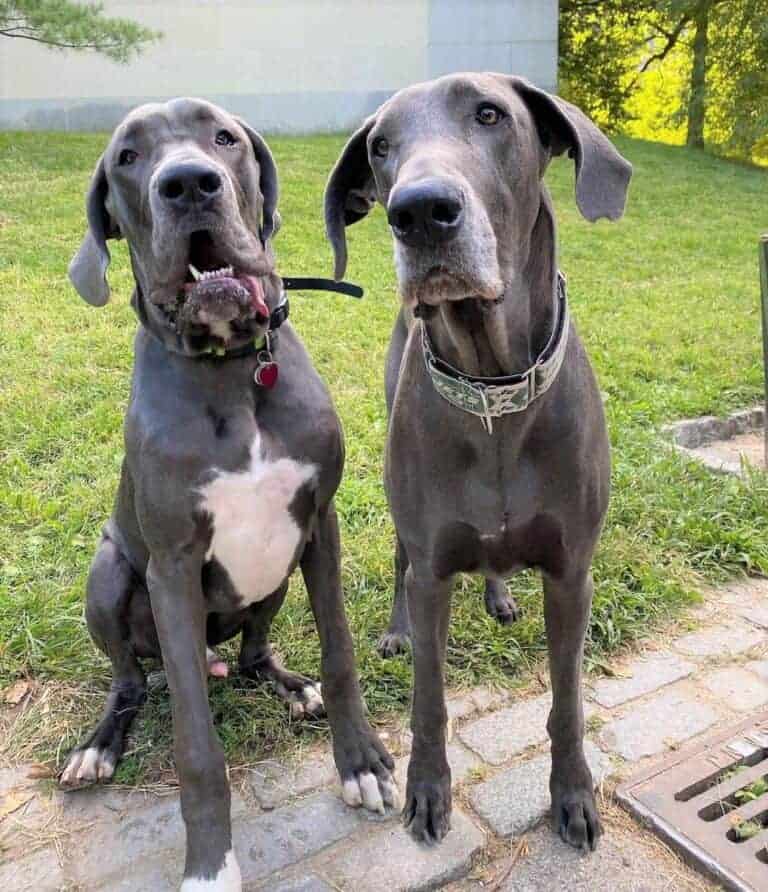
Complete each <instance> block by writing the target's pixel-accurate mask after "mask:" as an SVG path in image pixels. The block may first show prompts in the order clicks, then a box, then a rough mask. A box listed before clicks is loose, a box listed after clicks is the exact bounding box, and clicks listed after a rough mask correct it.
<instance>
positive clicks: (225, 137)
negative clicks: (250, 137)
mask: <svg viewBox="0 0 768 892" xmlns="http://www.w3.org/2000/svg"><path fill="white" fill-rule="evenodd" d="M236 142H237V140H236V139H235V137H234V136H232V134H231V133H230V132H229V130H219V132H218V133H217V134H216V145H217V146H233V145H234V144H235V143H236Z"/></svg>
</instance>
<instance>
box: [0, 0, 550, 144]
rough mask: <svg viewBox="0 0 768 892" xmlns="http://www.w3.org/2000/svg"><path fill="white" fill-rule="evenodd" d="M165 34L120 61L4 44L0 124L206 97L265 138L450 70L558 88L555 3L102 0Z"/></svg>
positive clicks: (366, 108) (359, 107)
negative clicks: (492, 73)
mask: <svg viewBox="0 0 768 892" xmlns="http://www.w3.org/2000/svg"><path fill="white" fill-rule="evenodd" d="M104 7H105V11H106V13H107V14H108V15H115V16H124V17H129V18H132V19H134V20H137V21H140V22H143V23H145V24H147V25H148V26H150V27H152V28H155V29H157V30H160V31H162V32H163V34H164V36H163V38H162V40H161V41H160V42H159V43H157V44H154V45H152V46H151V47H150V48H149V49H148V50H147V51H145V52H144V53H143V54H142V55H141V56H140V57H139V58H138V59H137V60H136V61H134V62H132V63H131V64H129V65H127V66H122V65H117V64H115V63H113V62H110V61H109V60H107V59H105V58H103V57H101V56H98V55H95V54H92V53H74V52H65V53H62V52H54V51H51V50H49V49H46V48H45V47H42V46H40V45H38V44H34V43H31V42H29V41H24V40H9V39H6V38H0V128H5V129H7V128H23V129H27V128H29V129H33V128H50V129H74V130H91V129H109V128H111V127H113V126H114V125H115V124H116V123H117V121H119V120H120V118H121V117H122V116H123V114H124V113H125V111H126V110H127V109H129V108H131V107H132V106H134V105H138V104H139V103H141V102H145V101H147V100H150V99H164V98H168V97H170V96H176V95H184V94H185V95H197V96H204V97H205V98H208V99H211V100H212V101H214V102H218V103H219V104H221V105H223V106H225V107H226V108H228V109H230V110H231V111H233V112H235V113H238V114H241V115H243V116H244V117H246V118H247V119H248V120H249V121H251V122H253V124H254V125H255V126H257V127H258V128H259V129H260V130H263V131H265V132H273V133H274V132H310V131H331V130H343V129H349V128H351V127H353V126H354V125H355V124H357V123H358V122H359V121H360V119H361V118H362V117H364V116H365V115H366V114H368V113H369V112H370V111H372V110H373V109H375V108H376V107H377V106H378V105H379V104H380V103H381V102H382V101H383V100H384V99H385V98H386V97H387V96H389V95H390V94H391V93H392V92H394V91H395V90H397V89H399V88H400V87H402V86H405V85H406V84H409V83H413V82H415V81H421V80H425V79H427V78H430V77H434V76H437V75H440V74H445V73H447V72H449V71H460V70H470V69H474V70H497V71H509V72H514V73H517V74H524V75H526V76H528V77H530V78H531V79H532V80H534V81H536V82H537V83H538V84H540V85H541V86H544V87H547V88H549V89H554V87H555V85H556V79H557V0H254V2H247V0H157V2H154V3H146V2H133V3H130V2H120V0H106V2H105V3H104Z"/></svg>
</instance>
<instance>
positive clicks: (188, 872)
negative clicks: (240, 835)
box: [147, 550, 241, 892]
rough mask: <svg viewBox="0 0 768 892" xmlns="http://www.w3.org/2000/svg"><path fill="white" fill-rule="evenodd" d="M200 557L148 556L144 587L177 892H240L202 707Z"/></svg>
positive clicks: (217, 749)
mask: <svg viewBox="0 0 768 892" xmlns="http://www.w3.org/2000/svg"><path fill="white" fill-rule="evenodd" d="M201 561H202V555H193V554H189V553H186V552H182V551H181V550H179V552H178V553H176V554H173V555H165V556H163V557H162V558H158V557H156V556H155V555H153V556H152V558H151V560H150V562H149V569H148V571H147V583H148V587H149V594H150V599H151V602H152V613H153V615H154V618H155V624H156V626H157V633H158V636H159V639H160V647H161V650H162V654H163V663H164V666H165V673H166V676H167V678H168V687H169V689H170V693H171V706H172V711H173V733H174V752H175V756H176V771H177V773H178V776H179V786H180V787H181V812H182V815H183V816H184V823H185V825H186V829H187V854H186V862H185V866H184V882H183V884H182V887H181V888H182V892H192V890H202V889H206V890H209V892H214V890H215V892H239V890H240V888H241V881H240V870H239V868H238V865H237V861H236V860H235V856H234V853H233V852H232V833H231V827H230V815H229V783H228V781H227V770H226V765H225V762H224V752H223V750H222V748H221V745H220V743H219V741H218V739H217V737H216V732H215V731H214V728H213V723H212V721H211V713H210V709H209V707H208V685H207V663H206V653H205V621H206V610H205V602H204V599H203V591H202V587H201V583H200V570H201Z"/></svg>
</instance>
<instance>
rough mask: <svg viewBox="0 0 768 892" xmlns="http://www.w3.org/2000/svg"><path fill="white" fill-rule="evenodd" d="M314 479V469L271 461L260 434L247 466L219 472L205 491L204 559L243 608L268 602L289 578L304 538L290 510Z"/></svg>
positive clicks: (312, 467) (299, 464) (202, 493)
mask: <svg viewBox="0 0 768 892" xmlns="http://www.w3.org/2000/svg"><path fill="white" fill-rule="evenodd" d="M316 473H317V468H316V466H315V465H312V464H304V463H301V462H297V461H294V460H293V459H290V458H277V459H274V460H270V459H269V458H268V457H267V456H266V455H265V454H264V451H263V449H262V443H261V437H260V435H259V433H258V432H257V434H256V436H255V438H254V440H253V442H252V444H251V458H250V463H249V464H248V466H247V467H246V468H244V469H243V470H241V471H216V472H215V476H214V477H213V479H212V480H211V481H210V482H209V483H207V484H206V485H205V486H204V487H202V489H201V491H200V494H201V496H202V502H201V507H202V508H203V510H205V511H206V512H207V513H208V514H209V515H210V518H211V522H212V527H213V532H212V536H211V542H210V545H209V548H208V552H207V554H206V559H207V560H209V561H210V560H212V559H213V558H215V559H216V561H217V562H218V563H219V564H220V565H221V566H222V567H223V568H224V569H225V570H226V571H227V574H228V575H229V578H230V581H231V582H232V585H233V587H234V589H235V591H236V592H237V594H238V595H239V596H240V598H241V599H242V601H243V602H244V604H252V603H254V602H255V601H260V600H262V599H263V598H266V597H267V596H268V595H270V594H272V592H274V591H275V590H276V589H277V588H278V587H279V586H280V584H281V583H282V582H283V580H284V579H285V578H286V576H287V575H288V572H289V570H290V569H291V566H292V564H293V562H294V559H295V557H296V552H297V549H298V547H299V545H300V544H301V542H302V540H303V538H304V535H305V531H304V530H302V528H301V527H300V525H299V524H298V523H297V519H296V516H295V514H294V512H293V511H292V506H293V504H294V501H295V499H296V496H297V494H298V493H299V491H300V490H301V489H302V487H306V486H307V485H308V484H310V481H312V479H313V478H314V477H315V475H316Z"/></svg>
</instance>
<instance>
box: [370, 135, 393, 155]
mask: <svg viewBox="0 0 768 892" xmlns="http://www.w3.org/2000/svg"><path fill="white" fill-rule="evenodd" d="M372 150H373V154H374V155H376V157H377V158H386V157H387V155H388V154H389V140H388V139H386V138H385V137H383V136H380V137H378V139H374V141H373V146H372Z"/></svg>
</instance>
